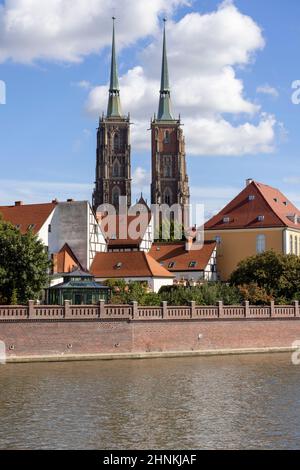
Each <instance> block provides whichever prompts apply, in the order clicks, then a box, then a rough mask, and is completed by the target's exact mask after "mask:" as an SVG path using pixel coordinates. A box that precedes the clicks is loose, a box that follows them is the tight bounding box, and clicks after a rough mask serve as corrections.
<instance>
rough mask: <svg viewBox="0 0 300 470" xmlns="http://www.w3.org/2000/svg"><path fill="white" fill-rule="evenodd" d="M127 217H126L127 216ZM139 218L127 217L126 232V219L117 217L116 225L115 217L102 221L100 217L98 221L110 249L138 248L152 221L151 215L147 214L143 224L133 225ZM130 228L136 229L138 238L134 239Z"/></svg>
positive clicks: (108, 217)
mask: <svg viewBox="0 0 300 470" xmlns="http://www.w3.org/2000/svg"><path fill="white" fill-rule="evenodd" d="M125 217H126V216H125ZM138 217H139V216H137V215H136V216H131V215H129V216H127V217H126V219H125V222H127V230H126V228H125V227H126V223H125V222H124V218H122V216H119V215H117V216H116V219H115V223H114V218H113V216H106V217H104V218H102V219H101V217H100V216H99V215H98V216H97V218H98V221H99V224H100V226H101V228H102V231H103V233H104V234H105V237H106V239H107V241H108V245H109V247H114V248H117V247H122V248H124V247H126V246H128V247H138V246H139V245H140V243H141V241H142V240H143V237H144V235H145V232H146V230H147V228H148V225H149V223H150V221H151V213H150V212H147V213H146V214H145V218H144V220H143V221H142V223H141V224H137V225H132V224H134V221H135V220H136V219H137V218H138ZM130 226H131V227H132V228H134V229H135V230H136V231H137V232H138V237H132V234H131V233H130Z"/></svg>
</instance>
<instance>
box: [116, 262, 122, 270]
mask: <svg viewBox="0 0 300 470" xmlns="http://www.w3.org/2000/svg"><path fill="white" fill-rule="evenodd" d="M122 266H123V264H122V263H117V264H116V266H115V269H121V268H122Z"/></svg>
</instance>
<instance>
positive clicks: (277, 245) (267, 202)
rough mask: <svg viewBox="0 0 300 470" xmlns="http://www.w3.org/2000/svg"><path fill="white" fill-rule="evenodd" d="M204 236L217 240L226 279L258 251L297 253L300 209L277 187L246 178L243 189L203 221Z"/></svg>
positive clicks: (221, 272)
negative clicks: (243, 261)
mask: <svg viewBox="0 0 300 470" xmlns="http://www.w3.org/2000/svg"><path fill="white" fill-rule="evenodd" d="M205 239H206V240H215V241H216V242H217V244H218V250H217V267H218V273H219V275H220V279H221V280H222V281H227V280H228V279H229V277H230V275H231V273H232V272H233V271H234V270H235V269H236V267H237V265H238V263H239V262H240V261H241V260H243V259H245V258H247V257H249V256H253V255H255V254H257V253H262V252H264V251H267V250H274V251H276V252H277V253H283V254H289V253H293V254H296V255H298V256H300V211H299V209H297V207H295V205H294V204H292V202H291V201H289V200H288V198H287V197H285V196H284V194H282V193H281V192H280V191H279V190H278V189H275V188H272V187H271V186H267V185H265V184H261V183H258V182H256V181H253V180H247V184H246V188H245V189H244V190H243V191H241V193H240V194H238V195H237V196H236V197H235V198H234V199H233V200H232V201H231V202H230V203H229V204H228V205H227V206H226V207H224V209H222V210H221V211H220V212H219V213H218V214H217V215H215V216H214V217H212V218H211V219H210V220H209V221H208V222H207V223H206V224H205Z"/></svg>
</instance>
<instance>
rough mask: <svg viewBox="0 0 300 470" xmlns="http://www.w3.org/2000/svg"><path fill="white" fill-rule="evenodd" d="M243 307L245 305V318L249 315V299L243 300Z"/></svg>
mask: <svg viewBox="0 0 300 470" xmlns="http://www.w3.org/2000/svg"><path fill="white" fill-rule="evenodd" d="M244 307H245V318H249V317H250V302H249V300H245V303H244Z"/></svg>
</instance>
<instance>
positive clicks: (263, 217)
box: [257, 215, 265, 222]
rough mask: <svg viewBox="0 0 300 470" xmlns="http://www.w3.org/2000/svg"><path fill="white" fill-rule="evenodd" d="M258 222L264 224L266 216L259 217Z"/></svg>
mask: <svg viewBox="0 0 300 470" xmlns="http://www.w3.org/2000/svg"><path fill="white" fill-rule="evenodd" d="M257 220H258V222H263V221H264V220H265V216H264V215H259V216H258V217H257Z"/></svg>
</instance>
